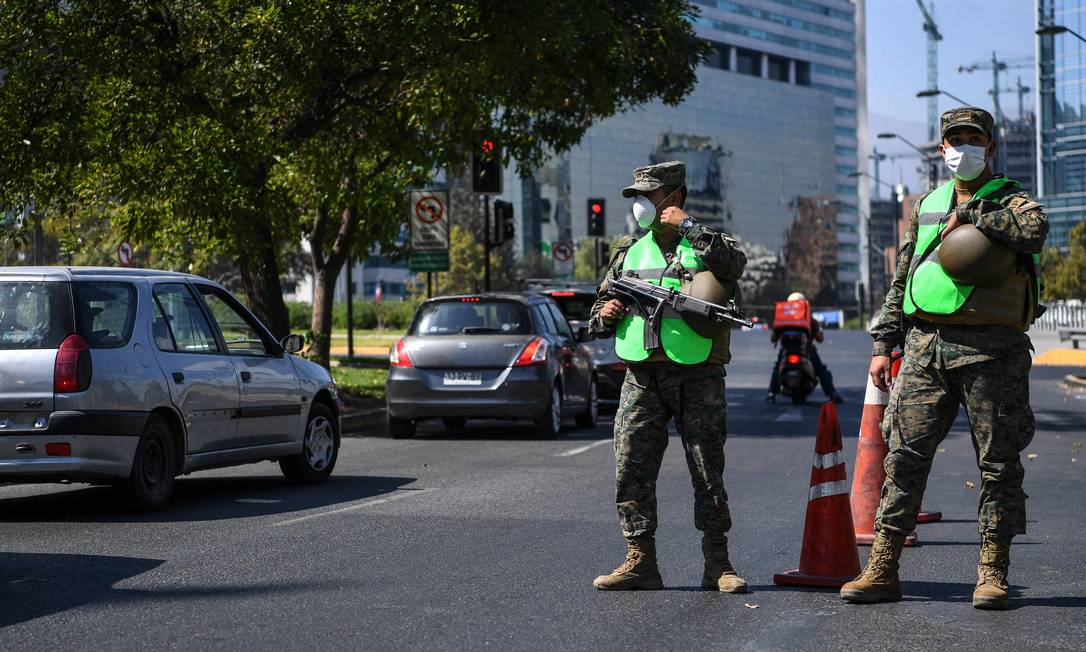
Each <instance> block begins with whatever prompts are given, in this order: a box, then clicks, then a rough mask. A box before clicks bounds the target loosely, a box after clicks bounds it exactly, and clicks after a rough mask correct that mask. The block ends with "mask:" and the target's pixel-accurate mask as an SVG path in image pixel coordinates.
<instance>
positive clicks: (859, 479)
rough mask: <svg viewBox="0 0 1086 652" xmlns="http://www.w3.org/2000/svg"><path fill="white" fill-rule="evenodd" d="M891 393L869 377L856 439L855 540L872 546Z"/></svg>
mask: <svg viewBox="0 0 1086 652" xmlns="http://www.w3.org/2000/svg"><path fill="white" fill-rule="evenodd" d="M889 402H890V394H889V393H887V392H884V391H882V390H881V389H879V388H878V387H875V383H874V381H872V380H871V376H870V375H868V377H867V393H866V394H865V395H864V411H863V416H861V417H860V438H859V440H858V441H857V442H856V463H855V464H854V465H853V466H852V495H851V506H852V525H853V529H854V531H855V533H856V543H858V544H860V545H864V546H869V545H871V543H872V542H873V541H874V540H875V512H877V511H878V509H879V500H880V499H881V497H882V483H883V482H884V481H885V480H886V469H885V468H884V467H883V461H884V460H885V459H886V454H887V453H888V452H890V448H889V447H888V446H887V445H886V440H885V439H883V437H882V417H883V415H885V414H886V404H887V403H889ZM916 544H917V541H916V536H915V535H912V534H910V535H909V536H907V537H905V545H907V546H915V545H916Z"/></svg>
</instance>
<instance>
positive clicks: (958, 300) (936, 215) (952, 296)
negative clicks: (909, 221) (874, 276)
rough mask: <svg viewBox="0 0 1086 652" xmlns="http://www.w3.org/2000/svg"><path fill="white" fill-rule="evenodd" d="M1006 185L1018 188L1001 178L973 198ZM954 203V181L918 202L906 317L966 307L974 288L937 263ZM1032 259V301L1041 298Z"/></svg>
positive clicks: (1035, 257) (1035, 261)
mask: <svg viewBox="0 0 1086 652" xmlns="http://www.w3.org/2000/svg"><path fill="white" fill-rule="evenodd" d="M1008 185H1013V186H1014V188H1018V187H1020V184H1019V183H1018V182H1017V181H1011V180H1010V179H1006V178H1003V177H1000V178H996V179H992V180H991V181H989V182H988V183H986V184H984V186H982V187H981V188H980V190H978V191H977V192H976V194H974V195H973V198H974V199H983V198H985V197H988V196H990V195H992V194H993V193H995V192H997V191H999V190H1002V189H1003V188H1005V187H1006V186H1008ZM953 201H954V182H953V181H951V182H948V183H946V184H944V185H942V186H940V187H939V188H936V189H935V190H933V191H932V192H930V193H928V195H927V196H926V197H925V198H924V200H923V201H922V202H921V203H920V212H919V213H920V214H919V218H918V228H917V235H916V247H915V248H914V250H913V260H912V264H911V265H910V266H909V276H908V279H907V280H906V282H905V298H904V303H903V309H904V312H905V314H906V315H915V314H917V313H918V312H921V313H926V314H927V315H930V316H935V317H938V316H944V315H953V314H955V313H957V312H959V311H960V310H961V309H962V307H963V306H965V305H966V302H967V301H969V298H970V297H971V296H973V294H974V292H975V290H976V289H977V288H976V286H974V285H968V284H966V283H959V282H957V281H955V280H954V279H952V278H951V277H950V275H948V274H947V273H946V271H944V270H943V267H942V265H941V264H940V263H939V247H940V245H941V244H942V239H941V238H940V234H941V233H942V231H943V229H945V228H946V222H947V216H948V214H949V213H950V208H951V205H952V203H953ZM1032 258H1033V267H1034V270H1033V272H1034V273H1033V274H1032V276H1033V279H1032V283H1035V284H1036V287H1035V288H1034V293H1033V301H1034V302H1035V301H1036V297H1038V296H1040V275H1039V274H1037V273H1036V270H1038V269H1040V260H1041V258H1040V256H1039V255H1037V254H1034V255H1033V257H1032ZM1013 317H1014V316H1013V315H1009V316H1008V318H1009V319H1010V320H1011V321H1014V320H1013ZM982 321H983V320H982ZM1027 325H1028V324H1027Z"/></svg>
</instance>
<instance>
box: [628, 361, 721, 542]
mask: <svg viewBox="0 0 1086 652" xmlns="http://www.w3.org/2000/svg"><path fill="white" fill-rule="evenodd" d="M672 417H674V419H675V428H676V429H677V430H678V432H679V435H680V436H681V438H682V444H683V448H684V449H685V451H686V463H687V466H688V467H689V468H690V478H691V481H692V482H693V485H694V525H695V527H697V528H698V529H699V530H702V531H703V532H705V533H706V534H707V535H710V536H717V535H723V534H724V533H726V532H727V531H728V530H729V529H731V515H730V514H729V512H728V496H727V494H726V493H725V491H724V478H723V475H724V440H725V439H726V438H727V426H726V421H727V402H726V400H725V398H724V370H723V368H722V367H720V366H709V365H700V366H691V367H685V366H682V365H676V364H674V363H671V362H645V363H639V364H631V365H630V366H629V368H628V369H627V372H626V380H625V382H624V383H623V385H622V391H621V395H620V397H619V407H618V412H617V413H616V414H615V464H616V489H615V502H616V503H617V506H618V515H619V520H620V521H621V523H622V531H623V534H624V535H625V536H626V537H635V536H641V535H644V534H652V533H653V532H655V531H656V523H657V518H656V478H657V476H658V475H659V473H660V464H661V462H662V461H663V457H664V450H665V449H666V448H667V443H668V435H667V423H668V421H669V420H670V419H671V418H672Z"/></svg>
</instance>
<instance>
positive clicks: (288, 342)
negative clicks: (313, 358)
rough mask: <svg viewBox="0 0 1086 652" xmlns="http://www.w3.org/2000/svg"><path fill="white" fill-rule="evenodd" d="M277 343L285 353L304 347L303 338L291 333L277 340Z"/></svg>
mask: <svg viewBox="0 0 1086 652" xmlns="http://www.w3.org/2000/svg"><path fill="white" fill-rule="evenodd" d="M279 345H280V346H282V347H283V350H284V351H286V352H287V353H297V352H298V351H301V350H302V348H304V347H305V338H304V337H302V336H301V335H296V334H294V333H291V334H290V335H287V336H286V337H284V338H283V339H281V340H279Z"/></svg>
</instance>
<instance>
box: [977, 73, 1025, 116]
mask: <svg viewBox="0 0 1086 652" xmlns="http://www.w3.org/2000/svg"><path fill="white" fill-rule="evenodd" d="M1031 90H1033V89H1032V88H1030V87H1029V86H1026V85H1025V84H1023V83H1022V78H1021V77H1019V78H1018V83H1017V84H1016V85H1015V86H1008V87H1006V88H1001V89H999V92H1000V93H1017V94H1018V119H1019V120H1025V119H1026V96H1027V95H1029V92H1030V91H1031ZM988 94H989V95H991V94H992V91H991V90H989V91H988Z"/></svg>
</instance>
